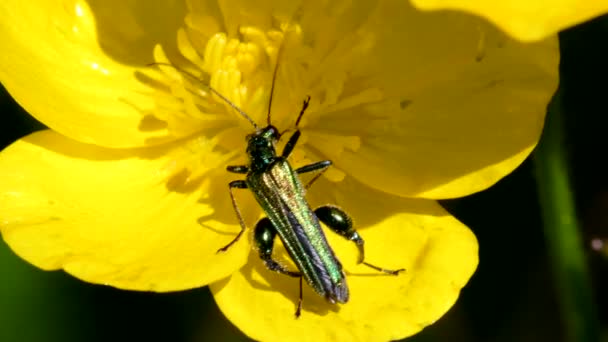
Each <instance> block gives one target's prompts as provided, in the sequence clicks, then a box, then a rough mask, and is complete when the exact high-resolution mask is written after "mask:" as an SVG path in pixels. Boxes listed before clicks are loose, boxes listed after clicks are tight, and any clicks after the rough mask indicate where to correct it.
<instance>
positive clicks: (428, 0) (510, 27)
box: [412, 0, 608, 41]
mask: <svg viewBox="0 0 608 342" xmlns="http://www.w3.org/2000/svg"><path fill="white" fill-rule="evenodd" d="M412 3H413V4H414V5H415V6H418V7H419V8H420V9H424V10H444V9H452V10H459V11H467V12H470V13H473V14H476V15H479V16H482V17H484V18H486V19H487V20H489V21H491V22H493V23H494V24H496V25H497V26H499V27H500V28H502V29H503V30H505V31H506V32H507V33H509V34H510V35H512V36H513V37H515V38H517V39H520V40H523V41H534V40H540V39H543V38H546V37H548V36H550V35H552V34H556V33H557V32H558V31H560V30H563V29H565V28H568V27H570V26H573V25H576V24H579V23H582V22H584V21H586V20H590V19H591V18H594V17H597V16H599V15H601V14H603V13H607V12H608V2H606V1H604V0H586V1H579V0H558V1H555V0H553V1H526V0H509V1H485V0H466V1H463V0H412Z"/></svg>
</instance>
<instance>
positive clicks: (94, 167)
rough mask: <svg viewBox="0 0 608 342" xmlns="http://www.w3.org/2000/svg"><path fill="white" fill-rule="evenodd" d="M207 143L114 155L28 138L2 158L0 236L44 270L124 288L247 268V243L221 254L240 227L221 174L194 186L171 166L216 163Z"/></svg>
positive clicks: (45, 136) (191, 282)
mask: <svg viewBox="0 0 608 342" xmlns="http://www.w3.org/2000/svg"><path fill="white" fill-rule="evenodd" d="M207 145H209V144H207V143H206V142H205V141H203V140H200V139H199V140H197V139H194V140H192V141H190V142H188V143H186V142H184V141H182V142H180V143H179V144H178V143H175V144H173V145H172V146H167V147H163V148H161V147H155V148H147V149H125V150H111V149H105V148H99V147H95V146H92V145H85V144H82V143H77V142H75V141H73V140H70V139H67V138H65V137H63V136H61V135H59V134H57V133H55V132H52V131H42V132H38V133H34V134H32V135H30V136H28V137H26V138H23V139H21V140H19V141H17V142H16V143H14V144H13V145H11V146H9V147H8V148H7V149H6V150H4V151H2V152H1V153H0V174H2V177H1V178H0V217H1V218H2V219H1V220H0V230H1V232H2V235H3V238H4V239H5V240H6V243H7V244H8V245H9V246H10V247H11V248H12V249H13V250H14V251H15V252H16V253H17V254H18V255H19V256H21V257H22V258H24V259H25V260H27V261H29V262H31V263H32V264H34V265H36V266H38V267H40V268H43V269H46V270H54V269H60V268H63V269H64V270H66V271H67V272H69V273H71V274H73V275H75V276H76V277H78V278H81V279H83V280H86V281H89V282H93V283H100V284H107V285H112V286H116V287H119V288H124V289H136V290H150V291H172V290H181V289H187V288H193V287H199V286H203V285H206V284H208V283H210V282H212V281H216V280H218V279H221V278H223V277H226V276H227V275H229V274H231V273H232V272H234V270H236V269H238V268H240V267H241V266H242V265H243V264H244V262H245V259H246V256H247V253H248V251H249V243H248V242H247V238H243V239H241V241H239V243H237V244H236V245H234V246H233V247H232V248H231V249H230V250H229V251H228V252H226V253H223V254H216V251H217V250H218V249H219V248H221V247H223V246H224V245H226V244H227V243H228V242H229V241H230V240H232V238H233V237H234V236H235V233H236V232H237V231H238V229H239V228H238V221H237V220H236V217H235V215H234V212H233V209H232V207H231V204H230V197H229V195H228V191H227V189H228V187H227V185H226V184H227V182H228V178H227V177H226V176H222V175H223V174H225V171H224V170H222V169H220V170H219V171H221V174H219V176H217V177H216V178H212V177H211V176H209V177H206V178H204V177H203V178H201V181H200V182H199V183H200V184H196V183H195V184H191V185H192V186H191V187H189V186H186V185H188V184H186V183H185V182H183V181H181V182H180V179H179V177H180V175H183V173H180V172H179V170H178V169H175V168H174V165H176V164H179V162H180V159H181V158H183V157H184V156H189V155H194V157H195V158H198V159H200V160H201V161H202V164H203V165H216V164H217V161H218V159H219V158H220V157H221V156H220V155H218V154H216V153H214V152H212V151H211V150H210V149H211V148H210V146H207ZM176 172H177V174H176ZM208 172H209V173H210V174H213V172H214V170H213V169H210V170H208ZM208 179H217V181H214V182H209V181H208ZM199 188H200V189H202V190H201V191H202V192H201V191H197V189H199ZM239 199H240V198H239ZM247 201H248V200H247V198H245V199H244V202H243V203H244V204H246V203H247ZM247 206H249V205H247ZM247 216H248V217H250V216H251V215H247Z"/></svg>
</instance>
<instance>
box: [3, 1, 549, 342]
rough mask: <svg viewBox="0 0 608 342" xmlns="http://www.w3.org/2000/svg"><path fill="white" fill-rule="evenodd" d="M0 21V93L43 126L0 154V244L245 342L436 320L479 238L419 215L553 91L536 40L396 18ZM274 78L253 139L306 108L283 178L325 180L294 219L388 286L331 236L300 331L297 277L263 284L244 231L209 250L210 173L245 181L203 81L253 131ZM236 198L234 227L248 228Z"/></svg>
mask: <svg viewBox="0 0 608 342" xmlns="http://www.w3.org/2000/svg"><path fill="white" fill-rule="evenodd" d="M0 14H1V17H2V18H3V20H2V21H1V22H0V37H1V39H2V41H3V42H4V44H5V46H10V47H11V48H10V49H6V50H5V51H4V52H3V54H1V55H0V81H2V83H3V84H4V85H5V86H6V88H7V89H8V90H9V92H10V93H11V94H12V95H13V96H14V98H15V99H16V100H17V101H18V102H19V103H20V104H21V105H22V106H23V107H25V108H26V109H27V110H28V111H29V112H30V113H31V114H32V115H34V116H35V117H36V118H38V119H39V120H40V121H42V122H43V123H45V124H46V125H47V126H48V127H49V128H50V130H46V131H42V132H38V133H34V134H32V135H30V136H28V137H25V138H23V139H21V140H19V141H17V142H15V143H14V144H13V145H11V146H9V147H8V148H7V149H5V150H4V151H2V153H0V173H1V177H0V229H1V231H2V235H3V237H4V239H5V240H6V242H7V243H8V245H9V246H10V247H11V248H12V249H13V250H14V251H15V252H16V253H17V254H18V255H20V256H21V257H22V258H24V259H25V260H27V261H29V262H31V263H32V264H34V265H36V266H38V267H40V268H42V269H46V270H55V269H64V270H66V271H67V272H69V273H70V274H73V275H74V276H76V277H79V278H81V279H83V280H86V281H89V282H94V283H100V284H107V285H110V286H115V287H119V288H124V289H133V290H143V291H175V290H182V289H189V288H194V287H200V286H205V285H210V286H211V289H212V291H213V293H214V296H215V299H216V301H217V303H218V305H219V306H220V308H221V309H222V311H223V312H224V313H225V314H226V316H227V317H228V318H229V319H230V320H231V321H233V322H234V323H235V324H236V325H237V326H238V327H239V328H240V329H241V330H242V331H243V332H245V333H246V334H247V335H249V336H250V337H252V338H255V339H259V340H290V339H292V340H308V339H310V340H365V341H368V340H389V339H398V338H403V337H406V336H409V335H412V334H414V333H416V332H418V331H420V330H421V329H422V328H424V327H425V326H427V325H429V324H432V323H433V322H435V321H436V320H437V319H439V317H441V316H442V315H443V314H444V313H445V312H446V311H447V310H448V309H449V308H450V307H451V306H452V305H453V303H454V302H455V301H456V298H457V296H458V294H459V292H460V290H461V288H462V287H463V286H464V285H465V284H466V282H467V281H468V279H469V278H470V276H471V275H472V273H473V272H474V270H475V268H476V266H477V242H476V240H475V237H474V235H473V234H472V233H471V232H470V231H469V230H468V229H467V228H466V227H465V226H463V225H462V224H461V223H459V222H458V221H457V220H456V219H454V218H453V217H452V216H450V215H449V214H448V213H447V212H446V211H445V210H444V209H442V208H441V207H440V206H439V205H438V204H437V203H436V202H435V201H434V199H438V198H451V197H458V196H463V195H467V194H470V193H473V192H476V191H480V190H483V189H485V188H487V187H488V186H490V185H492V184H494V183H495V182H496V181H497V180H499V179H500V178H501V177H503V176H504V175H506V174H508V173H509V172H510V171H512V170H513V169H514V168H515V167H516V166H517V165H519V164H520V163H521V162H522V160H524V159H525V158H526V156H527V155H528V154H529V153H530V151H531V150H532V149H533V148H534V146H535V144H536V142H537V140H538V137H539V134H540V131H541V128H542V123H543V118H544V112H545V107H546V105H547V102H548V101H549V99H550V97H551V94H552V93H553V91H554V90H555V88H556V84H557V63H558V53H557V43H556V40H555V39H554V38H552V39H548V40H546V41H542V42H539V43H535V44H522V43H518V42H516V41H513V40H511V39H509V38H508V37H506V36H505V35H503V34H501V33H500V32H498V31H497V30H496V29H494V28H493V27H491V26H490V25H488V24H486V23H485V22H483V21H481V20H478V19H475V18H473V17H469V16H466V15H463V14H458V13H422V12H418V11H417V10H415V9H413V8H411V7H410V6H408V5H407V3H406V2H405V1H401V0H393V1H378V2H375V1H357V2H355V1H344V2H341V1H306V2H301V3H298V2H290V1H287V2H285V1H270V0H268V1H264V0H262V1H255V2H249V1H236V0H235V1H220V2H217V3H216V2H215V1H195V0H187V1H186V2H185V4H184V3H182V2H180V1H164V2H161V4H157V3H156V2H149V1H129V2H125V1H118V0H112V1H104V2H103V4H101V3H97V2H92V3H90V5H87V3H85V2H83V1H78V0H65V1H62V2H60V3H58V2H57V1H50V0H49V1H42V0H40V1H36V2H35V4H32V3H31V2H30V3H28V5H23V2H19V1H16V0H5V1H2V3H1V4H0ZM279 51H281V52H280V53H279ZM151 62H159V63H165V62H171V63H172V64H173V65H175V66H177V67H179V68H181V69H183V70H185V71H187V72H189V73H192V74H194V75H196V77H198V78H200V80H201V82H197V81H195V80H193V79H191V78H190V77H188V76H186V75H185V74H184V73H182V72H180V71H177V70H175V69H173V68H171V67H166V66H161V67H155V68H151V67H147V66H146V65H147V64H149V63H151ZM277 63H278V65H279V69H278V70H279V71H278V76H277V80H276V84H275V90H274V102H273V105H272V123H273V124H274V125H275V126H277V127H278V128H279V129H280V130H281V131H283V130H285V129H289V128H293V125H294V120H295V118H296V116H297V113H298V112H299V110H300V108H301V106H302V101H303V100H304V98H305V97H306V96H308V95H310V96H311V99H312V100H311V104H310V108H309V109H308V111H307V112H306V114H305V115H304V118H303V120H302V123H301V125H300V127H301V129H302V138H301V141H300V143H299V145H298V148H297V149H296V151H295V152H294V156H293V158H291V160H290V161H291V163H292V164H293V165H295V166H296V167H297V166H301V165H303V164H306V163H310V162H313V161H319V160H323V159H330V160H332V161H333V162H334V166H333V167H332V168H331V169H330V171H328V172H327V173H326V176H325V177H322V178H321V179H320V180H319V181H317V183H315V185H314V186H313V187H311V189H310V190H309V191H308V198H309V200H310V202H311V205H312V206H313V207H315V206H318V205H322V204H327V203H332V204H336V205H339V206H340V207H342V208H344V209H345V210H346V211H347V212H349V213H350V214H351V215H352V216H353V219H354V222H355V225H356V228H357V229H359V230H360V232H361V235H362V236H363V238H364V239H365V240H366V258H367V260H368V261H369V262H371V263H375V264H378V265H381V266H384V267H387V268H406V269H407V272H406V273H404V274H402V275H399V276H397V277H393V276H378V277H376V276H373V277H370V276H366V275H369V274H375V273H370V270H369V269H366V268H365V267H363V266H362V265H357V263H356V262H357V255H356V248H355V246H354V245H353V244H352V243H351V242H349V241H345V240H344V239H342V238H340V237H338V236H335V234H333V233H329V234H328V239H329V242H330V244H331V246H332V247H333V248H334V249H335V252H336V254H337V256H338V257H339V258H340V260H341V261H342V264H343V266H344V268H345V270H346V273H347V278H348V284H349V287H350V294H351V295H350V301H349V302H348V303H346V304H344V305H331V304H328V303H326V302H325V301H324V299H323V298H321V297H320V296H318V295H316V294H315V293H314V292H313V291H312V290H311V289H310V288H308V287H305V290H304V304H303V312H302V316H301V317H300V318H299V319H295V318H294V316H293V315H294V310H295V305H296V302H297V298H298V282H297V280H294V279H293V278H289V277H285V276H282V275H279V274H274V273H272V272H270V271H268V270H266V269H265V268H264V266H263V264H262V262H261V261H260V260H259V258H258V257H257V252H255V251H252V247H251V241H250V240H251V237H250V234H248V237H247V238H243V239H241V240H240V241H239V242H238V243H236V244H235V245H234V246H232V247H231V248H230V249H229V250H228V251H227V252H225V253H219V254H218V253H216V251H217V250H218V248H220V247H222V246H224V245H226V244H227V243H228V242H229V241H230V240H232V238H233V237H234V235H235V234H236V233H237V232H238V231H239V229H240V228H239V225H238V221H237V218H236V216H235V214H234V211H233V208H232V206H231V202H230V197H229V195H228V187H227V184H228V182H229V181H231V180H234V179H239V178H240V177H238V175H237V176H235V175H234V174H229V173H227V172H226V170H225V167H226V166H227V165H238V164H244V163H246V154H245V140H244V139H245V136H246V135H247V134H250V133H252V132H253V128H252V126H251V124H250V123H249V122H247V120H245V119H244V118H243V117H241V116H240V115H239V114H238V113H237V112H235V111H234V110H232V109H231V108H230V107H229V106H228V105H226V103H224V102H222V101H221V100H220V99H219V98H218V97H217V96H213V95H212V94H210V93H209V91H208V89H206V88H205V86H204V84H211V85H212V86H213V87H214V88H215V89H217V90H218V91H219V92H220V93H221V94H223V95H225V96H227V97H228V98H230V100H231V101H233V102H234V103H235V104H236V105H238V106H239V107H240V108H242V109H243V110H244V111H245V112H247V113H248V114H249V115H251V116H252V117H253V119H254V120H255V122H257V124H258V125H260V126H264V125H265V124H266V112H267V109H268V108H267V105H268V98H269V96H270V92H271V79H272V71H273V70H274V66H275V65H276V64H277ZM284 143H285V141H284V139H283V141H282V142H281V144H284ZM236 192H237V193H238V194H237V201H238V203H239V207H240V208H241V210H242V211H243V215H244V217H245V221H246V223H247V225H248V227H252V226H253V225H254V224H255V221H256V219H258V218H260V217H261V215H262V213H261V210H260V208H259V206H258V205H257V204H256V203H255V202H254V201H253V199H252V196H251V195H250V194H249V193H248V191H238V190H237V191H236ZM250 232H251V229H249V233H250ZM277 245H278V246H277V247H276V250H275V255H276V256H277V258H278V259H280V260H282V261H284V262H285V263H286V264H287V265H288V266H289V267H293V264H292V263H290V262H289V261H288V260H287V258H286V256H285V252H284V249H283V248H282V246H281V245H280V243H278V242H277Z"/></svg>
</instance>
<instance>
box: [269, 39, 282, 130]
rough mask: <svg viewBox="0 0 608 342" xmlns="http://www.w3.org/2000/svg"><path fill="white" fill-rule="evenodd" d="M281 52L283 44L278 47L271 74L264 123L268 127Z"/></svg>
mask: <svg viewBox="0 0 608 342" xmlns="http://www.w3.org/2000/svg"><path fill="white" fill-rule="evenodd" d="M281 51H283V43H281V46H280V47H279V52H278V53H277V62H276V64H275V65H274V71H273V72H272V84H271V85H270V98H269V99H268V115H267V116H266V122H267V123H268V126H270V112H271V109H272V96H273V95H274V84H275V83H276V80H277V73H278V71H279V59H280V58H279V57H280V56H281Z"/></svg>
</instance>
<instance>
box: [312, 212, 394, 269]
mask: <svg viewBox="0 0 608 342" xmlns="http://www.w3.org/2000/svg"><path fill="white" fill-rule="evenodd" d="M315 214H316V215H317V218H319V220H321V222H323V223H325V225H326V226H327V227H329V228H330V229H331V230H333V231H334V232H336V233H338V234H340V235H342V236H343V237H345V238H346V239H348V240H350V241H352V242H354V243H355V244H356V245H357V248H358V249H359V260H358V261H357V263H358V264H363V265H365V266H367V267H370V268H373V269H374V270H376V271H379V272H383V273H386V274H390V275H398V274H399V273H400V272H403V271H405V268H400V269H397V270H389V269H386V268H382V267H378V266H376V265H373V264H370V263H368V262H366V261H365V248H364V245H365V241H363V238H362V237H361V235H359V233H357V231H356V230H355V229H354V228H353V221H352V220H351V218H350V217H349V216H348V214H347V213H345V212H344V211H343V210H342V209H340V208H338V207H336V206H333V205H326V206H322V207H319V208H317V209H316V210H315Z"/></svg>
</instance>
